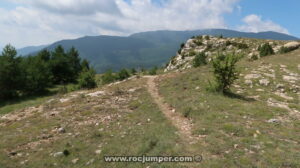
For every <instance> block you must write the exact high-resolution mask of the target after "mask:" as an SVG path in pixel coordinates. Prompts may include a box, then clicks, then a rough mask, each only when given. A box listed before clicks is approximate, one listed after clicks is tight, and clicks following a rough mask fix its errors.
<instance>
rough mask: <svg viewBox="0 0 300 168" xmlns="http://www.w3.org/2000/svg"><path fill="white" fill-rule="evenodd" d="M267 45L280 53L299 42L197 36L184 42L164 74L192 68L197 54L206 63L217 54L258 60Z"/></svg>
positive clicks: (294, 46) (293, 47) (294, 47)
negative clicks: (205, 60) (205, 57)
mask: <svg viewBox="0 0 300 168" xmlns="http://www.w3.org/2000/svg"><path fill="white" fill-rule="evenodd" d="M265 43H269V45H271V47H272V48H273V50H274V52H275V53H276V54H277V53H281V49H282V48H283V47H284V48H285V49H287V51H292V50H294V49H297V48H299V47H300V43H299V42H296V41H294V42H286V41H274V40H258V39H246V38H223V37H213V36H198V37H193V38H191V39H189V40H187V41H186V43H185V44H184V45H182V46H181V48H180V50H179V51H178V52H177V54H176V56H174V57H173V58H172V60H171V61H170V62H169V63H168V65H167V67H166V68H165V72H167V71H172V70H178V69H181V70H184V69H187V68H191V67H192V60H193V59H194V57H195V56H196V55H197V54H198V53H201V52H203V53H205V54H206V55H207V56H208V60H207V61H208V62H209V61H210V60H211V58H212V57H213V56H214V55H217V54H218V53H221V54H226V53H233V52H234V53H238V54H243V55H245V56H246V57H247V58H248V59H249V60H256V59H260V54H259V51H258V48H259V46H261V45H262V44H265Z"/></svg>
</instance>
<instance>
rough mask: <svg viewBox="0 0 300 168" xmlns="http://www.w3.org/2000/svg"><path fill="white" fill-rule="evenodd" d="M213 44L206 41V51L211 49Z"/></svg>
mask: <svg viewBox="0 0 300 168" xmlns="http://www.w3.org/2000/svg"><path fill="white" fill-rule="evenodd" d="M212 47H213V45H212V44H211V43H208V44H207V46H206V49H205V50H206V51H207V50H210V49H212Z"/></svg>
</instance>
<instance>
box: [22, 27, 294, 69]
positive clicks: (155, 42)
mask: <svg viewBox="0 0 300 168" xmlns="http://www.w3.org/2000/svg"><path fill="white" fill-rule="evenodd" d="M198 35H212V36H216V35H223V36H224V37H245V38H258V39H271V40H299V39H298V38H297V37H293V36H290V35H287V34H282V33H277V32H270V31H269V32H260V33H246V32H238V31H233V30H226V29H205V30H194V31H169V30H161V31H150V32H142V33H135V34H132V35H130V36H128V37H119V36H85V37H82V38H78V39H74V40H61V41H58V42H55V43H53V44H51V45H49V46H46V47H44V48H46V49H48V50H53V49H54V48H55V47H56V46H58V45H62V46H63V47H64V48H66V49H69V48H71V47H72V46H74V47H75V48H76V49H77V50H78V51H79V53H80V56H81V57H82V58H86V59H87V60H89V61H90V62H91V64H92V65H93V66H94V67H95V69H96V70H97V72H100V73H101V72H104V71H106V70H108V69H112V70H114V71H116V70H120V69H122V68H150V67H153V66H162V65H164V64H165V63H167V62H168V61H169V59H170V58H171V57H172V56H174V55H175V54H176V52H177V50H178V49H179V46H180V44H181V43H184V42H185V41H186V40H188V39H189V38H191V37H192V36H198ZM29 49H34V48H29ZM29 49H28V48H27V49H26V50H27V51H29ZM41 49H42V48H37V50H35V51H32V52H29V53H27V54H35V53H37V52H38V51H39V50H41ZM20 50H21V51H24V49H20ZM20 50H18V51H20ZM23 53H24V52H23ZM23 55H26V54H23Z"/></svg>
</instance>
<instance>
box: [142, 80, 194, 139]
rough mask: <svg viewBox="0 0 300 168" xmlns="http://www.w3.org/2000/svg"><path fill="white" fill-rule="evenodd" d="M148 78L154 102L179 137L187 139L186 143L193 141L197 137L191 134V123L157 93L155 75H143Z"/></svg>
mask: <svg viewBox="0 0 300 168" xmlns="http://www.w3.org/2000/svg"><path fill="white" fill-rule="evenodd" d="M145 78H147V79H148V81H147V89H148V92H149V93H150V94H151V96H152V98H153V100H154V102H155V103H156V104H157V105H158V107H159V109H160V110H161V112H163V114H164V115H165V116H166V118H167V119H169V120H170V121H171V123H172V124H173V125H174V126H175V127H176V128H177V129H178V132H179V134H180V137H181V138H182V139H184V140H188V143H190V144H192V143H195V142H196V140H197V139H198V138H197V137H195V136H193V135H192V126H193V123H192V121H191V120H189V119H188V118H185V117H183V116H181V115H180V114H179V113H176V112H175V109H173V108H172V107H171V106H170V105H168V104H167V103H165V101H164V98H163V97H162V96H161V95H160V94H159V91H158V88H157V84H156V82H155V80H156V78H157V76H145Z"/></svg>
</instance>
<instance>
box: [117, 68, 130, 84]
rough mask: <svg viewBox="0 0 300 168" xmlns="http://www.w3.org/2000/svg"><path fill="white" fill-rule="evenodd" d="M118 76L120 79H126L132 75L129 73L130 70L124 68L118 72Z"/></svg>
mask: <svg viewBox="0 0 300 168" xmlns="http://www.w3.org/2000/svg"><path fill="white" fill-rule="evenodd" d="M117 76H118V77H117V78H118V80H121V81H122V80H124V79H127V78H129V77H130V74H129V72H128V71H127V70H126V69H122V70H121V71H120V72H119V73H118V75H117Z"/></svg>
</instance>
